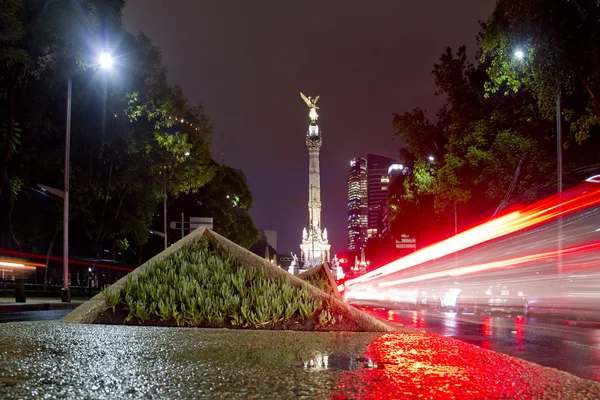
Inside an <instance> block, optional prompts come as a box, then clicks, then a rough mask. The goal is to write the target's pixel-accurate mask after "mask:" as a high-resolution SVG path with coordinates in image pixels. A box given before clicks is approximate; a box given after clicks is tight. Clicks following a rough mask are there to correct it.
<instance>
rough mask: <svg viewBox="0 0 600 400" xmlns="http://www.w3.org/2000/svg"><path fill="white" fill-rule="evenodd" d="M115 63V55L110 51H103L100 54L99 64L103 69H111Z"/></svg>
mask: <svg viewBox="0 0 600 400" xmlns="http://www.w3.org/2000/svg"><path fill="white" fill-rule="evenodd" d="M113 63H114V59H113V56H112V55H111V54H109V53H106V52H102V53H100V54H99V55H98V64H99V65H100V68H102V69H111V68H112V66H113Z"/></svg>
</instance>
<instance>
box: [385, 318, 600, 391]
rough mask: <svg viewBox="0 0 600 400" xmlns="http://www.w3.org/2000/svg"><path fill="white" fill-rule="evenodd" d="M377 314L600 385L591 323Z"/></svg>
mask: <svg viewBox="0 0 600 400" xmlns="http://www.w3.org/2000/svg"><path fill="white" fill-rule="evenodd" d="M379 314H380V316H382V317H385V318H387V319H389V320H392V321H396V322H400V323H402V324H405V325H408V326H413V327H415V328H420V329H424V330H425V331H426V332H429V333H437V334H440V335H443V336H446V337H452V338H455V339H458V340H461V341H463V342H466V343H470V344H474V345H476V346H479V347H481V348H484V349H489V350H493V351H497V352H500V353H504V354H507V355H510V356H514V357H519V358H522V359H524V360H527V361H531V362H535V363H537V364H540V365H544V366H547V367H552V368H556V369H559V370H562V371H565V372H569V373H571V374H573V375H576V376H579V377H581V378H585V379H591V380H595V381H600V329H599V328H596V327H593V326H594V325H593V324H585V323H581V322H579V323H578V322H575V321H565V320H557V319H543V318H535V317H524V316H520V315H519V316H508V315H484V316H475V315H469V314H466V315H465V314H463V315H461V316H460V317H458V316H457V315H456V314H455V313H453V312H441V313H439V312H436V311H430V310H421V311H409V310H380V311H379ZM580 325H583V326H580Z"/></svg>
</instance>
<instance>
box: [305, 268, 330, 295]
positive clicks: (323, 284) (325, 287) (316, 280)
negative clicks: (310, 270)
mask: <svg viewBox="0 0 600 400" xmlns="http://www.w3.org/2000/svg"><path fill="white" fill-rule="evenodd" d="M305 280H306V281H307V282H308V283H310V284H311V285H313V286H314V287H316V288H318V289H321V290H322V291H324V292H325V293H327V294H334V291H333V289H332V288H331V285H330V284H329V279H328V278H327V275H325V273H316V274H313V275H310V276H308V277H307V278H306V279H305Z"/></svg>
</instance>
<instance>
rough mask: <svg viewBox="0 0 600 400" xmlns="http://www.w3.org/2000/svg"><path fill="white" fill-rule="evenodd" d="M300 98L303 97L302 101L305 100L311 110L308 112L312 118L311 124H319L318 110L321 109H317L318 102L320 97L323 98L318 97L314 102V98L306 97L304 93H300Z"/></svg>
mask: <svg viewBox="0 0 600 400" xmlns="http://www.w3.org/2000/svg"><path fill="white" fill-rule="evenodd" d="M300 97H302V100H304V102H305V103H306V105H307V106H308V108H309V110H310V111H309V112H308V117H309V118H310V123H311V124H312V125H314V124H316V123H317V119H319V114H317V110H318V109H319V107H317V101H318V100H319V97H321V96H317V97H315V99H314V100H313V99H312V97H310V96H308V97H306V96H305V95H304V93H302V92H300Z"/></svg>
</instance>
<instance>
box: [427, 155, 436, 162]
mask: <svg viewBox="0 0 600 400" xmlns="http://www.w3.org/2000/svg"><path fill="white" fill-rule="evenodd" d="M427 159H428V160H429V161H431V162H434V161H435V157H434V156H429V157H427Z"/></svg>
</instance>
